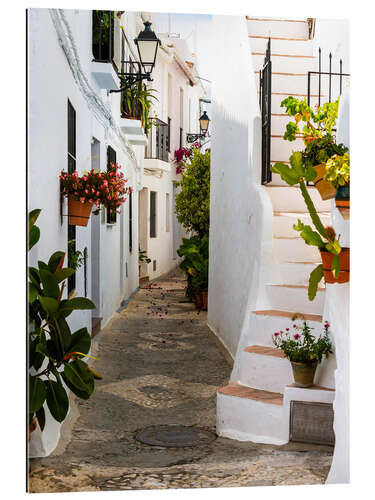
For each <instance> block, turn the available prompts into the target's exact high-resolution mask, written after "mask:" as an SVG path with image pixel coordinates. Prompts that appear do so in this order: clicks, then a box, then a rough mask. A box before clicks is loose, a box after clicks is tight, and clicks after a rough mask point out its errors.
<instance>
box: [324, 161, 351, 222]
mask: <svg viewBox="0 0 375 500" xmlns="http://www.w3.org/2000/svg"><path fill="white" fill-rule="evenodd" d="M324 179H325V180H326V181H327V182H329V183H330V184H331V185H332V186H333V187H334V188H335V189H336V190H337V191H336V200H335V202H336V207H337V208H338V209H339V210H340V212H341V213H342V215H343V217H344V218H348V216H349V209H350V187H349V184H350V157H349V155H348V154H347V153H345V154H343V155H337V154H335V155H333V156H332V157H331V158H329V160H328V161H327V163H326V169H325V174H324Z"/></svg>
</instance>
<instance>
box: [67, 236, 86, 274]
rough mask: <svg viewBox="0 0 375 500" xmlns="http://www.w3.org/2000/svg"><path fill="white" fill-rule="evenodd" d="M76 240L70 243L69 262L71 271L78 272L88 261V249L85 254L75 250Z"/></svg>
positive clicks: (84, 251)
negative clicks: (86, 260)
mask: <svg viewBox="0 0 375 500" xmlns="http://www.w3.org/2000/svg"><path fill="white" fill-rule="evenodd" d="M74 246H75V240H69V241H68V262H69V266H70V268H71V269H74V271H77V269H79V268H80V267H82V266H83V264H84V262H85V259H87V249H86V248H85V249H84V250H83V252H81V250H74Z"/></svg>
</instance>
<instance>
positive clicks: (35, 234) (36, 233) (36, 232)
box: [29, 226, 40, 250]
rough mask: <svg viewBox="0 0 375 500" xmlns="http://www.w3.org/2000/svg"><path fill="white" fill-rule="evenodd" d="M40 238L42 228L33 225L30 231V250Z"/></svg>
mask: <svg viewBox="0 0 375 500" xmlns="http://www.w3.org/2000/svg"><path fill="white" fill-rule="evenodd" d="M39 238H40V229H39V227H38V226H33V227H32V228H31V230H30V232H29V250H31V249H32V248H33V246H34V245H35V244H36V243H38V241H39Z"/></svg>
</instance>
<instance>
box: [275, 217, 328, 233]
mask: <svg viewBox="0 0 375 500" xmlns="http://www.w3.org/2000/svg"><path fill="white" fill-rule="evenodd" d="M318 215H319V217H320V220H321V221H322V223H323V225H324V226H329V225H330V224H331V214H330V212H319V214H318ZM298 219H299V220H301V221H302V222H303V223H304V224H309V225H311V226H312V221H311V217H310V214H309V213H308V212H274V213H273V236H274V237H275V238H283V237H291V238H292V237H295V236H297V235H298V233H297V231H296V230H295V229H294V228H293V225H294V224H297V222H298Z"/></svg>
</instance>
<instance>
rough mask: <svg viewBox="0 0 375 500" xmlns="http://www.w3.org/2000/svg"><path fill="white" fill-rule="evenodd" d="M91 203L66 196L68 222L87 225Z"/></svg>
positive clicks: (75, 224)
mask: <svg viewBox="0 0 375 500" xmlns="http://www.w3.org/2000/svg"><path fill="white" fill-rule="evenodd" d="M91 209H92V203H81V202H80V201H77V200H75V199H74V198H71V197H69V198H68V213H69V224H70V225H72V226H87V224H88V222H89V218H90V214H91Z"/></svg>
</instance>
